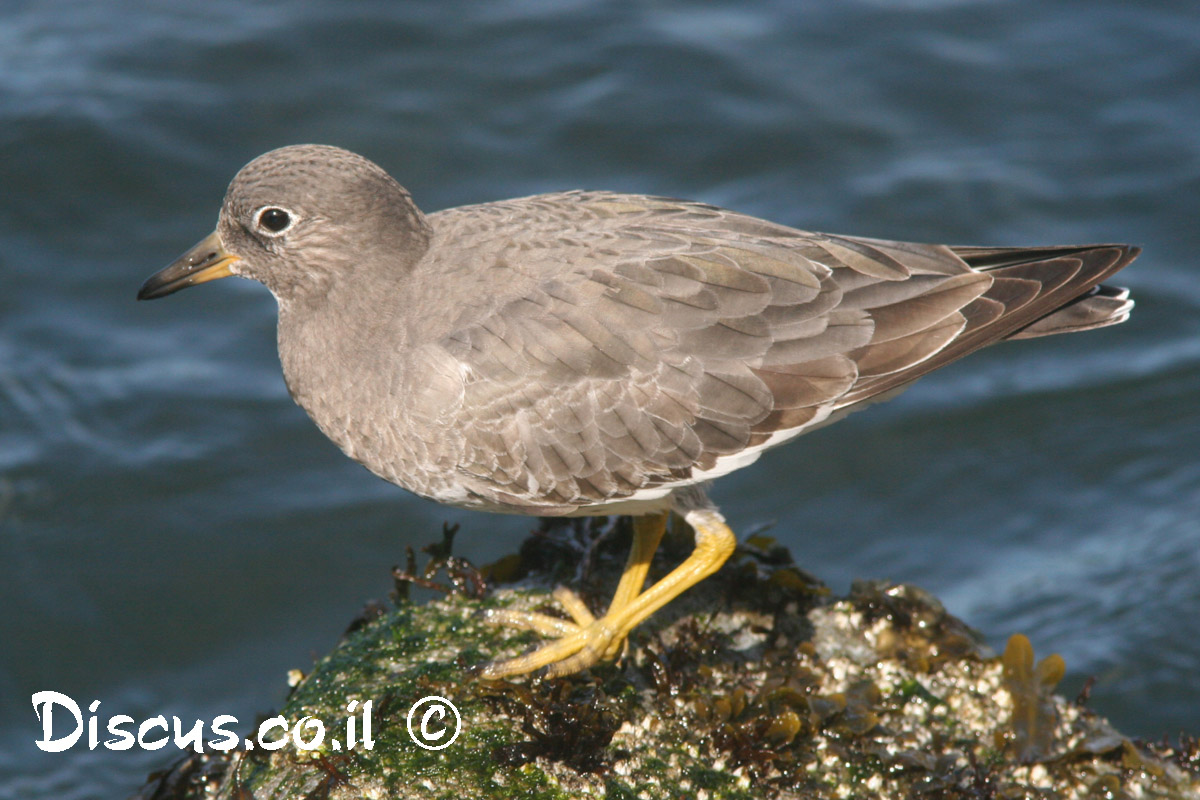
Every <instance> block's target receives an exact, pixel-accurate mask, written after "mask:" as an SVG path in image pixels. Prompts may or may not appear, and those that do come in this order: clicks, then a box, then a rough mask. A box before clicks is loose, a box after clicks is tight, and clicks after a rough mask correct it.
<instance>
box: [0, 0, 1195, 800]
mask: <svg viewBox="0 0 1200 800" xmlns="http://www.w3.org/2000/svg"><path fill="white" fill-rule="evenodd" d="M1197 75H1200V10H1198V9H1197V7H1196V5H1195V3H1193V2H1144V3H1138V4H1130V3H1121V2H1116V0H1093V2H1087V3H1084V2H1078V1H1071V0H1069V1H1068V2H1062V3H1055V4H1048V3H1039V2H1034V1H1033V0H980V1H978V2H975V1H972V0H908V1H907V2H904V1H901V2H881V1H877V2H868V1H864V0H847V2H837V3H832V2H831V3H811V4H798V3H792V2H782V0H777V1H776V2H759V3H754V4H747V3H741V2H733V1H732V0H723V1H722V0H715V1H714V2H706V3H683V2H671V1H669V0H662V1H661V2H643V3H637V2H593V1H589V0H554V1H553V2H551V1H549V0H541V1H539V0H491V1H490V2H487V3H467V2H443V3H394V2H384V0H361V1H359V2H353V3H344V4H321V3H316V2H281V3H272V4H265V3H262V4H248V3H245V2H244V1H243V2H232V0H214V2H210V3H206V4H203V5H202V6H197V7H196V8H195V9H193V10H188V11H184V10H181V7H178V6H176V7H172V6H169V5H168V4H166V3H151V2H137V1H135V0H111V1H110V2H106V3H89V2H82V0H39V1H38V2H20V0H10V1H9V2H8V3H6V4H5V5H4V8H3V10H2V11H0V796H3V797H14V798H51V797H53V798H85V797H123V796H126V795H128V794H129V793H131V792H132V791H133V790H134V789H136V787H137V786H139V785H140V783H141V781H142V779H143V778H144V776H145V774H146V773H147V772H149V771H150V770H152V769H156V768H161V767H162V766H164V765H166V764H168V763H170V762H171V761H172V760H174V758H176V757H177V755H178V752H177V751H175V750H174V749H173V748H168V749H164V750H160V751H156V752H145V751H141V750H137V749H134V750H129V751H125V752H113V751H109V750H106V749H105V748H103V747H100V748H98V749H96V750H88V749H87V747H86V746H85V745H84V744H83V743H81V744H79V745H77V746H76V747H74V748H72V749H71V750H69V751H67V752H62V753H44V752H42V751H40V750H38V749H37V748H36V747H35V746H34V741H35V739H37V738H38V736H39V733H40V728H39V724H38V720H37V717H36V716H35V714H34V713H33V708H32V705H31V702H30V698H31V695H32V694H33V693H34V692H37V691H40V690H54V691H58V692H62V693H64V694H66V695H68V696H70V697H72V698H73V699H75V700H76V701H78V702H79V703H80V704H81V705H85V706H86V705H87V704H88V703H90V702H92V701H94V700H98V701H100V703H101V705H100V707H99V708H100V711H99V713H100V715H101V717H102V718H105V719H106V718H107V717H108V716H111V715H114V714H128V715H130V716H132V717H134V718H135V719H138V720H142V719H146V718H148V717H151V716H154V715H157V714H165V715H167V716H168V717H169V716H170V715H172V714H175V715H178V716H180V717H182V718H184V719H186V720H194V719H197V718H201V719H212V718H213V717H215V716H217V715H218V714H225V713H229V714H233V715H235V716H237V717H239V719H241V720H243V721H246V722H248V721H250V720H252V719H253V718H254V715H255V714H256V713H258V712H260V711H265V710H267V709H269V708H270V707H272V706H276V705H278V704H279V702H280V701H281V700H282V698H283V696H284V694H285V692H286V686H285V682H284V676H285V673H286V671H287V670H288V669H290V668H294V667H295V668H301V669H303V668H307V667H308V666H309V665H310V664H311V662H312V658H313V657H314V656H315V655H318V654H320V653H322V652H324V651H325V650H326V649H327V648H328V647H329V646H330V645H332V643H333V642H334V641H335V640H336V638H337V636H338V634H339V633H340V632H341V630H342V629H343V627H344V626H345V624H346V622H347V620H349V619H350V618H351V617H352V616H353V615H354V614H355V613H356V612H357V611H358V609H359V608H360V607H361V606H362V604H363V603H364V602H365V601H367V600H368V599H370V598H378V597H382V596H383V595H385V594H386V592H387V590H388V586H389V578H388V570H389V568H390V567H391V566H392V565H393V564H395V563H398V562H400V561H402V558H403V549H404V546H405V545H406V544H413V545H419V544H423V543H425V542H428V541H429V540H431V539H433V538H435V537H436V535H437V532H438V531H439V530H440V526H441V524H442V523H443V522H444V521H449V522H458V523H461V524H462V528H463V530H462V533H461V535H460V536H459V539H458V548H459V551H460V552H461V554H462V555H465V556H467V557H468V558H470V559H471V560H473V561H474V562H476V563H484V562H487V561H489V560H493V559H495V558H497V557H499V556H501V555H503V554H504V553H506V552H509V551H511V550H513V549H514V548H515V547H516V546H517V545H518V544H519V542H520V541H521V538H522V536H523V535H524V534H525V532H527V531H528V530H529V529H530V528H531V527H532V525H533V523H532V521H530V520H526V519H522V518H515V517H514V518H509V517H504V518H496V517H484V516H482V515H478V514H473V513H470V512H465V511H458V510H453V509H446V508H442V507H439V506H436V505H434V504H431V503H428V502H425V501H422V500H418V499H416V498H414V497H412V496H410V495H407V494H406V493H405V492H403V491H401V490H399V489H396V488H395V487H392V486H390V485H388V484H386V483H384V482H382V481H379V480H377V479H376V478H374V477H372V476H370V475H369V474H368V473H367V472H365V471H364V470H363V469H362V468H361V467H359V466H357V465H356V464H354V463H352V462H350V461H349V460H348V459H346V458H344V457H343V456H342V455H341V454H340V453H339V452H337V450H336V448H334V446H333V445H331V444H330V443H328V442H327V441H325V440H324V438H323V437H322V436H321V435H320V433H319V432H317V430H316V429H315V428H314V427H313V426H312V425H311V423H309V421H308V420H307V418H306V417H305V416H304V414H303V412H301V411H300V410H299V409H298V408H296V407H295V406H294V405H293V404H292V402H291V401H290V399H289V398H288V396H287V392H286V390H285V388H284V386H283V382H282V379H281V377H280V374H279V366H278V362H277V358H276V355H275V350H274V304H273V301H272V300H271V298H270V296H269V295H268V293H267V292H266V291H265V290H264V289H262V288H261V287H259V286H257V285H255V284H251V283H249V282H243V281H223V282H221V283H218V284H211V285H209V286H206V287H203V288H201V289H195V290H192V291H188V292H185V293H183V294H180V295H177V296H175V297H172V298H170V299H169V300H163V301H160V302H156V303H150V304H146V303H142V304H138V303H135V302H134V300H133V297H134V293H135V292H136V290H137V288H138V286H139V285H140V283H141V281H142V280H143V279H144V278H145V277H146V276H147V275H148V274H150V273H151V272H153V271H154V270H156V269H158V268H159V267H161V266H163V265H165V264H166V263H167V262H168V261H170V260H171V259H172V258H174V256H175V255H177V254H178V253H179V252H181V251H182V250H183V249H184V248H186V247H189V246H190V245H191V244H193V243H194V242H195V241H196V240H198V239H199V238H200V237H202V236H204V235H206V234H207V233H208V232H209V231H210V230H211V229H212V225H213V223H214V221H215V219H216V213H217V209H218V207H219V204H220V200H221V197H222V194H223V192H224V188H225V185H226V184H227V182H228V181H229V179H230V178H231V177H232V176H233V174H234V172H235V171H236V170H237V169H238V167H240V166H241V165H242V164H243V163H245V162H246V161H248V160H249V159H250V158H252V157H254V156H255V155H257V154H259V153H261V152H263V151H265V150H268V149H270V148H273V147H276V146H280V145H284V144H290V143H297V142H309V141H314V142H325V143H330V144H337V145H340V146H343V147H347V148H350V149H353V150H356V151H358V152H361V153H363V154H365V155H367V156H369V157H371V158H373V159H375V160H376V161H378V162H379V163H380V164H382V165H384V166H385V167H386V168H387V169H389V170H390V171H391V172H392V173H393V174H394V175H395V176H396V177H397V178H398V179H399V180H400V181H401V183H403V184H405V185H406V186H407V187H408V188H409V189H410V190H411V191H412V193H413V195H414V197H415V198H416V200H417V202H418V203H419V204H420V205H421V206H422V207H423V208H425V209H427V210H435V209H438V208H444V207H448V206H453V205H458V204H462V203H468V202H478V201H484V200H490V199H499V198H503V197H509V196H515V195H521V194H529V193H534V192H539V191H550V190H560V189H571V188H596V189H614V190H627V191H640V192H652V193H657V194H666V195H674V196H682V197H689V198H695V199H700V200H704V201H707V202H711V203H716V204H719V205H724V206H728V207H731V208H735V209H738V210H741V211H746V212H749V213H753V214H757V215H761V216H763V217H767V218H769V219H772V220H776V221H779V222H783V223H787V224H792V225H796V226H800V227H806V228H811V229H817V230H828V231H834V232H842V233H855V234H863V235H872V236H880V237H890V238H904V239H912V240H923V241H944V242H951V243H963V244H1054V243H1070V242H1083V241H1097V240H1100V241H1129V242H1134V243H1137V244H1141V245H1142V246H1144V247H1145V253H1144V254H1143V256H1142V257H1141V259H1139V260H1138V261H1137V262H1136V264H1135V265H1134V266H1132V267H1131V268H1129V269H1128V270H1127V271H1126V272H1124V273H1122V275H1121V280H1120V281H1119V282H1120V283H1123V284H1125V285H1128V286H1130V287H1132V289H1133V292H1134V295H1135V297H1136V299H1137V302H1138V306H1137V308H1136V311H1135V314H1134V317H1133V319H1132V320H1131V321H1130V322H1129V323H1128V324H1126V325H1123V326H1120V327H1117V328H1111V329H1107V330H1103V331H1097V332H1094V333H1089V334H1085V335H1079V336H1070V337H1057V338H1054V339H1048V340H1039V341H1034V342H1020V343H1014V344H1011V345H1006V346H1004V347H1000V348H995V349H993V350H990V351H988V352H985V353H981V354H977V355H975V356H973V357H971V358H969V359H967V360H965V361H963V362H962V363H960V364H957V365H954V366H952V367H950V368H948V369H946V370H944V371H942V372H939V373H937V374H935V375H933V376H930V377H928V378H926V379H924V380H923V381H922V382H920V383H919V384H918V385H917V386H916V387H914V388H913V389H912V390H910V391H909V392H908V393H906V394H905V395H904V396H902V397H901V398H899V399H897V400H895V401H893V402H892V403H890V404H887V405H886V406H880V407H878V408H875V409H872V410H871V411H868V412H866V413H864V414H860V415H855V416H854V417H851V418H850V419H848V420H846V421H844V422H841V423H839V424H837V425H835V426H832V427H830V428H827V429H824V430H822V431H819V432H817V433H814V434H812V435H810V436H807V437H804V438H803V439H801V440H799V441H798V442H796V443H794V444H792V445H790V446H788V447H785V448H782V449H779V450H776V451H773V452H772V453H770V454H768V455H767V456H766V457H764V458H763V459H762V460H761V461H760V462H759V463H758V464H757V465H755V466H754V467H753V468H750V469H747V470H743V471H741V472H739V473H736V474H734V475H731V476H729V477H728V478H726V479H724V480H722V481H721V482H720V483H719V484H718V485H717V486H716V488H715V490H714V492H713V495H714V499H716V500H717V502H718V503H720V504H721V505H722V508H723V510H724V511H725V513H726V515H727V517H728V518H729V519H730V520H731V522H732V523H733V524H734V525H735V527H738V528H740V529H742V530H747V529H750V528H751V527H754V526H761V525H770V526H771V527H770V533H771V534H772V535H774V536H776V537H777V538H778V539H780V540H781V541H782V542H784V543H785V544H787V545H788V546H789V547H790V548H791V550H792V552H793V554H794V555H795V556H796V558H797V560H798V561H799V562H800V563H802V564H803V565H804V566H805V567H806V568H808V569H809V570H811V571H812V572H813V573H815V574H816V575H818V576H820V577H821V578H823V579H825V580H826V581H828V582H830V583H831V584H832V585H833V586H834V587H835V588H837V589H845V588H846V587H847V586H848V585H849V582H850V581H851V580H853V579H855V578H891V579H893V580H897V581H905V582H910V583H915V584H918V585H920V586H922V587H924V588H926V589H928V590H930V591H932V592H934V593H935V594H937V595H938V596H939V597H941V598H942V599H943V601H944V602H945V603H946V605H947V607H948V608H949V609H950V610H951V611H952V612H953V613H955V614H957V615H959V616H961V617H962V618H964V619H965V620H967V621H968V622H969V623H970V624H972V625H974V626H975V627H977V628H979V629H980V630H981V631H983V632H984V634H985V635H986V636H987V637H988V639H989V640H990V641H991V642H992V643H994V644H996V645H1002V644H1003V642H1004V640H1005V639H1006V638H1007V636H1008V635H1009V634H1011V633H1014V632H1022V633H1025V634H1027V635H1028V636H1029V637H1030V638H1031V639H1032V640H1033V642H1034V645H1035V647H1036V648H1037V650H1038V653H1039V654H1043V653H1049V652H1052V651H1056V652H1059V653H1061V654H1062V655H1063V657H1064V658H1065V660H1066V663H1067V667H1068V674H1067V677H1066V679H1065V680H1064V682H1063V684H1062V687H1063V690H1064V691H1065V692H1067V693H1068V694H1073V693H1074V692H1075V691H1076V690H1077V689H1078V688H1079V687H1080V686H1081V685H1082V684H1083V682H1084V680H1085V679H1086V678H1087V677H1089V676H1094V677H1095V678H1096V684H1095V687H1094V689H1093V691H1092V701H1091V702H1092V705H1093V707H1094V708H1096V709H1097V710H1099V711H1100V712H1102V713H1104V714H1106V715H1108V716H1109V717H1111V718H1112V720H1113V721H1114V722H1115V723H1116V724H1117V725H1118V726H1119V727H1120V728H1121V729H1122V730H1123V731H1125V732H1126V733H1129V734H1131V735H1138V736H1142V737H1147V738H1159V737H1162V736H1164V735H1168V736H1172V737H1174V736H1176V735H1177V734H1178V733H1179V732H1180V731H1185V732H1189V733H1191V734H1196V733H1200V682H1198V681H1197V680H1196V678H1195V676H1196V673H1197V671H1198V670H1200V402H1198V401H1200V265H1198V264H1197V253H1198V252H1200V222H1198V221H1200V81H1198V80H1197V79H1196V76H1197Z"/></svg>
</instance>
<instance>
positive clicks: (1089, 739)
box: [139, 521, 1200, 800]
mask: <svg viewBox="0 0 1200 800" xmlns="http://www.w3.org/2000/svg"><path fill="white" fill-rule="evenodd" d="M627 541H628V532H627V530H625V527H624V523H620V524H617V523H604V522H603V521H581V522H572V523H562V522H559V523H553V524H547V525H546V526H544V529H543V531H542V532H541V533H540V534H539V535H538V536H535V537H534V538H533V539H532V540H530V542H527V543H526V546H525V547H524V548H523V549H522V553H521V556H520V557H511V558H508V559H504V560H502V561H501V562H498V563H497V564H495V565H492V566H491V567H490V568H487V569H484V570H483V571H482V572H477V571H475V570H474V569H473V568H472V567H471V566H470V565H469V564H467V563H466V562H464V561H462V560H459V559H452V558H450V557H449V552H448V546H449V537H447V540H446V541H445V542H444V543H443V545H441V546H439V547H437V548H432V549H431V550H430V552H431V553H432V555H433V558H432V560H431V562H430V565H429V567H427V568H426V570H425V571H424V572H421V573H419V574H418V573H417V570H416V565H415V563H413V560H412V558H411V557H410V561H409V564H408V566H407V568H406V569H404V570H397V573H396V574H397V578H398V581H397V586H398V592H397V597H395V598H393V600H394V602H393V604H392V605H391V606H390V607H388V608H386V609H385V608H382V607H375V608H373V609H372V610H371V612H370V613H368V614H367V615H365V616H364V617H363V618H362V619H360V620H358V621H356V622H355V624H353V625H352V626H351V629H350V630H349V631H347V633H346V635H345V637H344V638H343V640H342V641H341V642H340V643H338V645H337V646H336V647H335V648H334V650H333V651H332V652H331V653H330V654H329V655H327V656H325V657H324V658H323V659H321V660H320V661H319V662H318V663H317V664H315V665H314V666H313V668H312V670H311V671H310V672H309V673H308V674H307V675H299V674H296V675H294V676H293V682H294V683H295V688H294V690H293V692H292V694H291V696H290V697H289V698H288V700H287V703H286V704H285V706H284V708H283V709H282V710H281V711H280V712H279V714H278V715H277V717H281V719H276V720H275V721H274V723H273V724H272V723H271V722H268V723H267V726H269V727H266V729H265V732H264V735H263V736H262V737H261V739H262V742H266V744H267V746H270V745H271V743H272V741H275V742H276V744H278V745H279V749H274V750H267V749H264V747H263V746H262V744H261V743H260V742H259V741H257V740H256V739H255V738H254V737H253V734H254V733H255V731H245V732H243V733H244V734H246V735H247V736H250V737H251V741H252V748H253V749H248V748H247V743H246V742H245V740H244V739H243V743H242V745H241V746H240V747H239V748H238V749H236V750H234V751H232V752H229V753H220V752H212V753H206V754H203V755H196V756H192V757H190V758H187V759H184V760H183V761H181V762H180V763H179V764H177V765H176V766H175V767H174V768H173V769H172V770H170V771H169V772H167V773H165V774H163V775H159V776H156V777H155V778H154V779H153V780H152V781H151V783H150V784H148V785H147V786H146V787H145V788H144V789H143V791H142V792H141V794H140V795H139V797H140V798H201V797H204V798H230V799H231V800H244V799H248V798H255V799H256V800H266V799H267V798H361V797H371V798H374V797H378V798H408V797H420V798H455V800H463V799H464V798H487V797H497V798H575V797H588V796H596V797H609V798H680V797H685V798H704V797H711V798H774V797H780V798H791V797H796V798H826V797H828V798H849V797H864V798H865V797H881V798H893V797H895V798H900V797H904V798H907V797H936V798H959V797H961V798H1008V797H1012V798H1018V797H1045V798H1059V797H1061V798H1073V797H1104V798H1124V797H1130V798H1132V797H1164V798H1193V797H1196V796H1200V745H1198V743H1197V741H1196V740H1185V741H1184V742H1182V743H1181V744H1180V745H1179V746H1178V747H1175V748H1170V747H1168V746H1167V745H1165V744H1164V745H1155V746H1149V745H1145V744H1139V743H1135V742H1132V741H1130V740H1129V739H1127V738H1125V737H1123V736H1121V735H1120V734H1119V733H1117V732H1115V731H1114V730H1112V728H1111V727H1110V726H1109V725H1108V724H1107V723H1106V722H1105V721H1104V720H1103V719H1101V718H1099V717H1097V716H1096V715H1094V714H1093V713H1091V712H1090V711H1089V710H1087V709H1086V708H1085V707H1083V706H1082V705H1081V704H1080V703H1072V702H1068V701H1066V700H1064V699H1063V698H1062V697H1060V696H1057V695H1055V694H1053V692H1052V690H1053V687H1054V684H1055V683H1056V682H1057V680H1058V679H1059V678H1061V675H1062V665H1061V659H1059V658H1058V657H1057V656H1052V657H1050V658H1046V659H1043V660H1042V661H1041V662H1040V663H1039V664H1037V665H1035V664H1034V659H1033V652H1032V648H1031V647H1030V646H1029V642H1028V640H1027V639H1025V638H1024V637H1021V636H1015V637H1013V639H1012V640H1010V642H1009V646H1008V648H1006V651H1005V653H1004V654H1003V655H1002V656H1000V657H994V656H992V655H991V654H989V653H988V652H987V651H986V650H985V648H983V647H982V646H981V644H980V642H979V639H978V637H977V636H976V635H975V633H974V632H973V631H971V630H970V629H969V628H967V627H966V626H965V625H964V624H963V623H962V622H960V621H959V620H957V619H955V618H954V617H952V616H950V615H948V614H947V613H946V612H945V610H944V609H943V608H942V607H941V605H940V604H939V603H938V602H937V601H936V600H935V599H934V598H932V597H931V596H929V595H928V594H926V593H924V592H922V591H921V590H919V589H916V588H914V587H910V586H901V585H891V584H883V583H861V584H857V585H855V586H854V588H853V589H852V590H851V592H850V594H849V595H848V596H846V597H840V598H836V597H831V596H830V593H829V592H828V590H827V589H826V588H825V587H824V586H822V585H821V584H820V583H818V582H817V581H816V580H814V579H813V578H811V577H809V576H807V575H806V574H805V573H803V572H801V571H800V570H798V569H797V568H796V567H795V566H794V565H793V564H791V562H790V559H789V558H788V557H787V554H786V552H785V551H783V550H782V548H778V547H775V546H774V545H773V542H772V541H771V540H769V539H767V538H765V537H752V538H751V539H750V540H749V541H748V542H746V543H745V544H744V545H743V546H742V547H741V549H740V550H739V553H738V555H737V556H735V557H734V558H733V559H731V561H730V563H729V564H728V565H726V567H725V568H724V569H723V570H722V571H721V572H720V573H719V574H718V575H716V576H714V577H713V578H711V579H710V580H708V581H706V582H705V583H704V584H702V585H701V587H699V588H697V589H694V590H692V591H691V592H689V593H688V594H686V595H685V596H684V597H683V598H680V600H679V601H677V602H676V603H674V604H672V605H671V606H668V608H666V609H664V611H662V612H660V613H659V614H658V615H656V617H655V618H653V619H652V620H651V621H650V622H648V623H647V624H645V625H644V626H642V628H640V629H639V630H638V631H637V632H636V633H635V635H634V637H633V640H632V641H631V643H630V648H629V651H628V654H627V657H626V658H625V659H624V660H623V661H622V662H620V663H618V664H609V665H603V666H601V667H598V668H594V669H592V670H589V671H587V672H584V673H582V674H579V675H574V676H570V677H568V678H563V679H551V680H538V679H532V678H525V679H521V680H516V681H512V682H509V681H477V680H474V679H472V676H471V670H470V668H471V667H472V666H473V665H477V664H479V663H482V662H484V661H487V660H489V659H491V658H496V657H507V656H511V655H514V654H516V653H518V652H520V651H521V650H523V649H526V648H527V647H530V646H531V645H533V644H534V643H535V642H536V641H537V639H536V637H535V636H534V635H533V634H530V633H514V632H511V631H508V630H504V629H497V628H494V627H491V626H489V625H487V624H486V623H484V622H483V621H482V619H481V616H482V615H481V613H480V612H481V611H483V610H484V609H487V608H495V607H509V608H519V609H538V610H542V611H547V610H548V609H551V608H553V603H552V601H551V598H550V591H551V589H552V587H553V586H554V584H555V583H556V582H563V581H566V582H569V583H571V584H572V585H573V586H574V587H576V588H578V589H582V591H583V595H584V597H585V598H587V599H589V600H590V601H592V602H593V604H594V605H595V606H596V607H599V608H603V606H604V604H605V603H606V602H607V598H606V594H607V593H608V592H611V590H612V587H613V586H614V585H615V581H616V575H617V571H618V570H619V568H620V564H621V563H622V560H623V548H624V546H625V545H626V543H627ZM686 546H687V545H686V542H682V543H680V542H677V543H676V544H675V546H671V539H670V538H668V545H667V546H665V547H664V548H663V550H664V552H663V553H660V555H659V558H658V559H657V560H656V562H655V566H656V569H657V571H658V574H659V575H661V574H663V573H664V572H665V571H666V570H667V569H669V568H670V566H671V565H672V564H674V563H677V561H678V560H679V559H680V558H681V557H682V555H683V554H684V553H685V552H686ZM439 568H440V569H442V570H443V571H444V573H445V574H448V575H449V579H450V580H449V584H447V585H445V586H443V585H442V584H441V583H440V582H439V578H438V577H436V574H435V573H437V570H438V569H439ZM437 574H441V573H437ZM652 577H654V575H652ZM414 583H415V584H416V585H419V586H425V587H431V588H441V589H443V590H445V591H446V594H444V595H443V596H440V597H438V598H436V599H433V600H429V601H427V602H413V601H410V600H408V599H406V595H407V587H408V585H409V584H414ZM423 698H434V699H432V700H426V701H425V702H424V703H421V701H422V699H423ZM444 701H449V703H450V704H452V705H453V707H454V708H453V710H451V709H450V706H449V705H447V704H446V703H445V702H444ZM455 712H457V715H458V720H457V721H456V720H455V716H454V714H455ZM351 720H353V722H351ZM257 730H264V729H263V728H259V729H257ZM322 730H323V733H324V735H323V736H322V737H320V738H318V736H317V734H318V731H322ZM456 731H457V735H456V736H455V737H454V738H453V739H452V736H454V734H455V732H456ZM351 740H353V741H354V742H355V746H354V747H353V748H350V747H348V743H349V742H350V741H351ZM368 740H371V741H372V743H373V745H372V746H371V747H370V748H369V749H368V747H367V746H366V742H367V741H368ZM418 740H419V741H418ZM422 744H423V745H425V746H422ZM429 748H438V749H429Z"/></svg>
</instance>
